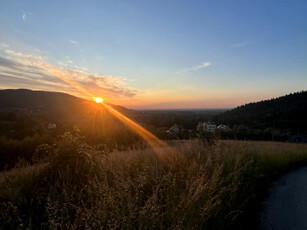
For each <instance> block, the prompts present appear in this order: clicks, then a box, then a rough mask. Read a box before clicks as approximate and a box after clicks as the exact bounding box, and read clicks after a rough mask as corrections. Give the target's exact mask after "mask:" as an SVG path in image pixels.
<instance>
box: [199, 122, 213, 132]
mask: <svg viewBox="0 0 307 230" xmlns="http://www.w3.org/2000/svg"><path fill="white" fill-rule="evenodd" d="M201 129H202V130H204V131H207V132H213V131H215V130H216V124H214V123H210V122H198V125H197V130H201Z"/></svg>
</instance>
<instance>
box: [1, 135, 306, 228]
mask: <svg viewBox="0 0 307 230" xmlns="http://www.w3.org/2000/svg"><path fill="white" fill-rule="evenodd" d="M35 162H36V163H34V164H32V165H29V164H27V163H25V162H20V163H19V164H18V165H17V166H16V167H15V168H14V169H12V170H9V171H5V172H2V173H1V174H0V207H1V208H0V228H1V229H18V228H20V229H26V228H28V229H256V228H257V223H258V220H259V214H260V211H261V208H262V206H261V204H262V201H263V199H264V198H265V196H266V195H267V192H268V189H269V187H270V185H271V182H272V180H273V179H274V178H276V177H277V176H278V175H281V174H283V173H285V172H287V171H289V170H291V169H292V168H297V167H300V166H303V165H307V145H301V144H289V143H278V142H249V141H219V142H217V143H216V144H215V145H213V146H206V145H204V144H203V143H202V142H201V141H199V140H190V141H176V142H171V143H169V147H165V148H159V149H156V150H155V151H154V150H152V149H150V148H145V147H144V148H135V149H131V150H127V151H114V152H111V153H109V152H103V151H99V150H97V149H95V148H94V147H90V146H88V145H86V144H85V143H83V142H82V140H80V139H79V138H77V137H74V136H71V135H65V136H64V137H63V138H61V140H59V141H58V142H57V144H56V145H55V146H45V147H42V148H41V149H40V151H38V152H37V154H36V158H35Z"/></svg>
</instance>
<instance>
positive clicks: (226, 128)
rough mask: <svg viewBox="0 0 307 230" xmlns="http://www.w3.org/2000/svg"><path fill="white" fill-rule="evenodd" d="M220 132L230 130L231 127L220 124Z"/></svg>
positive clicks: (218, 127)
mask: <svg viewBox="0 0 307 230" xmlns="http://www.w3.org/2000/svg"><path fill="white" fill-rule="evenodd" d="M216 128H217V129H218V130H224V131H225V130H229V127H228V126H227V125H223V124H220V125H218V126H217V127H216Z"/></svg>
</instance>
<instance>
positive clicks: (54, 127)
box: [47, 123, 56, 129]
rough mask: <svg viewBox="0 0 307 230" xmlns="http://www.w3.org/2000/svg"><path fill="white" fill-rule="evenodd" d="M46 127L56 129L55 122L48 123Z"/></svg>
mask: <svg viewBox="0 0 307 230" xmlns="http://www.w3.org/2000/svg"><path fill="white" fill-rule="evenodd" d="M47 129H56V124H54V123H49V124H48V125H47Z"/></svg>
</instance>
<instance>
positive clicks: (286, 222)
mask: <svg viewBox="0 0 307 230" xmlns="http://www.w3.org/2000/svg"><path fill="white" fill-rule="evenodd" d="M272 229H274V230H283V229H285V230H307V167H304V168H301V169H298V170H296V171H293V172H291V173H288V174H286V175H284V176H282V177H280V178H279V179H278V180H277V181H276V182H275V183H274V185H273V188H272V190H271V193H270V195H269V197H268V199H267V201H266V203H265V211H264V213H263V215H262V222H261V224H260V230H272Z"/></svg>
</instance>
